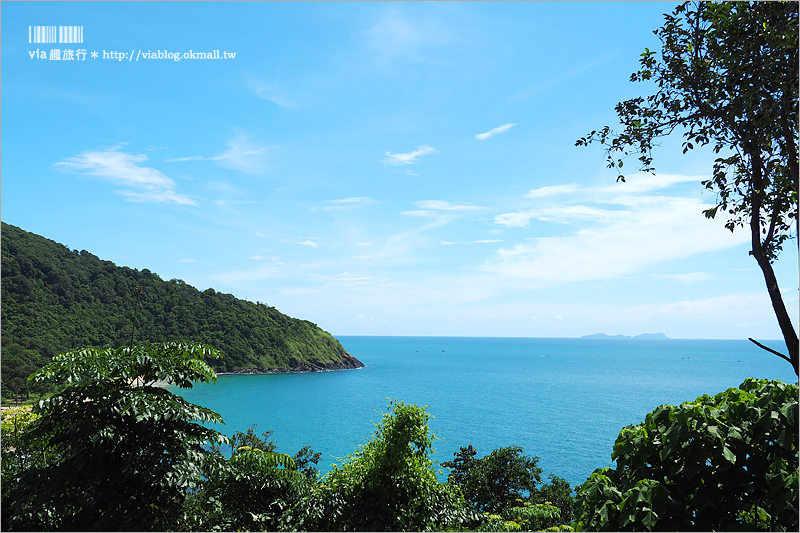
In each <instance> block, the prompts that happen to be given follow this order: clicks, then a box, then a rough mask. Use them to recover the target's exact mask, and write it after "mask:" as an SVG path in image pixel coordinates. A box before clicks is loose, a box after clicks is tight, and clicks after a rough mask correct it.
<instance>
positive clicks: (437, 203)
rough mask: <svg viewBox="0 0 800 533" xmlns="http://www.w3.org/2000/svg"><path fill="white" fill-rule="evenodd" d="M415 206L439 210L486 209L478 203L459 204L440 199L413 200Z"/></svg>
mask: <svg viewBox="0 0 800 533" xmlns="http://www.w3.org/2000/svg"><path fill="white" fill-rule="evenodd" d="M414 203H415V204H416V206H417V207H421V208H423V209H436V210H439V211H461V212H464V211H480V210H482V209H486V208H485V207H481V206H479V205H459V204H451V203H450V202H444V201H442V200H422V201H420V202H414Z"/></svg>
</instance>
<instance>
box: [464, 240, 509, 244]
mask: <svg viewBox="0 0 800 533" xmlns="http://www.w3.org/2000/svg"><path fill="white" fill-rule="evenodd" d="M493 242H503V241H502V240H501V239H482V240H479V241H469V242H468V243H466V244H490V243H493Z"/></svg>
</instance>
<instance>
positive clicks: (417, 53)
mask: <svg viewBox="0 0 800 533" xmlns="http://www.w3.org/2000/svg"><path fill="white" fill-rule="evenodd" d="M364 35H365V36H366V45H367V48H368V49H369V50H370V51H371V52H372V53H373V54H375V55H374V57H375V59H377V60H378V62H379V63H383V64H396V63H398V62H407V61H412V62H422V63H426V62H430V61H431V59H432V58H431V52H433V48H434V47H436V46H439V45H442V44H446V43H449V42H451V41H452V40H453V39H454V36H453V34H452V32H451V31H450V30H449V29H448V28H446V27H445V26H444V25H442V24H440V23H438V22H436V21H435V20H433V19H432V18H430V17H421V18H418V19H413V18H411V17H409V16H408V15H407V14H405V13H404V12H403V10H402V9H401V8H400V7H399V6H397V5H392V6H391V7H389V9H387V10H385V11H383V12H382V13H381V15H380V17H379V18H378V20H377V21H376V22H375V24H374V25H373V26H372V27H371V28H370V29H369V30H367V31H365V32H364Z"/></svg>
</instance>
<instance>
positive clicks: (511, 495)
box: [442, 445, 542, 514]
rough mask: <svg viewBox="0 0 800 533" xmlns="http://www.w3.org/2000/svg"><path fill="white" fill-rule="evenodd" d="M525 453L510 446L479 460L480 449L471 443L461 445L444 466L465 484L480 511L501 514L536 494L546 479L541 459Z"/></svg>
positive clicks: (466, 494)
mask: <svg viewBox="0 0 800 533" xmlns="http://www.w3.org/2000/svg"><path fill="white" fill-rule="evenodd" d="M522 452H523V450H522V448H521V447H520V446H508V447H506V448H498V449H496V450H493V451H492V453H490V454H489V455H487V456H486V457H482V458H480V459H476V458H475V455H476V454H477V451H476V450H475V448H473V447H472V445H469V446H467V447H466V448H465V447H461V449H460V450H459V451H458V452H456V453H455V454H454V455H455V457H454V459H453V460H452V461H447V462H444V463H442V466H443V467H445V468H450V469H451V472H450V476H449V478H448V480H449V481H450V482H451V483H453V484H455V485H457V486H459V487H461V490H462V491H463V492H464V497H465V498H466V499H467V501H470V502H472V504H473V505H474V506H475V508H476V509H477V510H478V511H481V512H489V513H495V514H497V513H500V512H501V511H502V510H504V509H506V508H508V507H510V506H513V505H514V504H515V503H516V502H517V501H518V500H522V499H527V497H529V496H531V495H534V494H535V493H536V486H537V485H538V484H539V483H541V482H542V478H541V473H542V469H541V468H539V467H538V462H539V458H538V457H527V456H525V455H523V453H522Z"/></svg>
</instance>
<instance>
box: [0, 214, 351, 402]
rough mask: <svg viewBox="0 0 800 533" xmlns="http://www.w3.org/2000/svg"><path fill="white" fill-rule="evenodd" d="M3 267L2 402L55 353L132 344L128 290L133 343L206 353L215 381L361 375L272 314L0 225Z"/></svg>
mask: <svg viewBox="0 0 800 533" xmlns="http://www.w3.org/2000/svg"><path fill="white" fill-rule="evenodd" d="M2 261H3V262H2V272H3V276H2V302H3V308H2V350H3V357H2V376H3V395H4V396H10V395H16V394H20V393H21V394H25V393H27V392H28V391H29V387H28V385H27V383H26V382H25V379H26V378H27V377H28V375H30V374H31V373H32V372H33V371H35V370H37V369H39V368H41V367H42V366H44V365H45V364H46V363H47V362H48V361H49V360H50V359H51V358H52V357H53V356H54V355H56V354H59V353H63V352H67V351H70V350H74V349H76V348H80V347H85V346H95V347H117V346H121V345H123V344H126V343H127V342H128V341H130V338H131V333H132V332H131V317H132V316H133V310H134V305H135V303H136V297H135V296H134V288H135V287H141V296H140V298H139V303H138V312H137V321H136V338H137V339H139V340H143V341H151V342H155V341H169V340H178V339H193V340H196V341H198V342H202V343H205V344H209V345H211V346H213V347H214V348H217V349H218V350H220V351H222V352H224V353H225V356H226V357H225V359H224V360H211V361H210V364H211V365H212V366H213V368H214V370H215V371H217V372H234V371H241V370H247V369H250V370H255V371H267V370H275V369H285V370H291V369H295V370H299V369H304V370H313V369H322V368H330V369H338V368H357V367H359V366H363V365H362V364H361V363H360V362H359V361H358V360H356V359H355V358H353V357H352V356H350V355H349V354H348V353H347V352H346V351H345V349H344V348H343V347H342V345H341V344H340V343H339V341H337V340H336V339H335V338H334V337H333V336H332V335H331V334H329V333H328V332H326V331H323V330H322V329H320V328H319V327H317V326H316V324H312V323H311V322H308V321H306V320H298V319H295V318H290V317H288V316H286V315H284V314H283V313H281V312H280V311H278V310H277V309H275V308H274V307H270V306H268V305H265V304H256V303H253V302H249V301H246V300H240V299H238V298H235V297H233V296H232V295H230V294H222V293H218V292H215V291H214V289H208V290H206V291H203V292H200V291H198V290H197V289H195V288H194V287H192V286H190V285H187V284H186V283H184V282H183V281H181V280H179V279H172V280H170V281H164V280H162V279H161V278H159V277H158V275H156V274H155V273H153V272H150V271H149V270H147V269H144V270H141V271H140V270H136V269H131V268H128V267H118V266H116V265H114V263H112V262H110V261H103V260H101V259H99V258H98V257H96V256H94V255H92V254H91V253H89V252H87V251H86V250H82V251H80V252H79V251H77V250H70V249H69V248H67V247H66V246H64V245H61V244H58V243H56V242H54V241H51V240H48V239H45V238H43V237H40V236H38V235H35V234H33V233H29V232H27V231H23V230H21V229H20V228H17V227H15V226H12V225H9V224H6V223H3V224H2Z"/></svg>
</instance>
